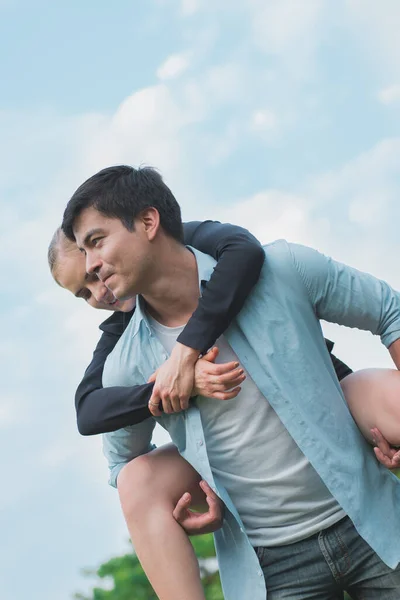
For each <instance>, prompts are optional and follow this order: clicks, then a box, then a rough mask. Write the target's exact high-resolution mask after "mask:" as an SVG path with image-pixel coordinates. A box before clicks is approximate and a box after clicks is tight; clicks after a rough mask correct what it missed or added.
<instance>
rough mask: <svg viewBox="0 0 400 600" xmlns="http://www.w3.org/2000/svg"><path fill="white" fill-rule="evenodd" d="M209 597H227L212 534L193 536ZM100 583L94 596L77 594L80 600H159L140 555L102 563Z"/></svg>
mask: <svg viewBox="0 0 400 600" xmlns="http://www.w3.org/2000/svg"><path fill="white" fill-rule="evenodd" d="M192 544H193V546H194V549H195V552H196V555H197V557H198V558H199V564H200V572H201V576H202V581H203V586H204V590H205V594H206V598H207V600H223V595H222V591H221V584H220V579H219V574H218V572H217V571H216V563H215V560H213V559H215V549H214V543H213V538H212V535H203V536H197V537H194V538H192ZM84 573H85V574H86V575H91V576H93V575H95V576H96V577H97V578H98V579H99V582H98V584H97V585H96V586H95V587H94V588H93V589H92V591H91V592H90V595H89V596H87V595H82V594H75V599H76V600H157V596H156V594H155V593H154V592H153V590H152V587H151V585H150V583H149V582H148V580H147V577H146V575H145V574H144V572H143V570H142V567H141V566H140V563H139V560H138V558H137V556H136V555H135V554H134V553H132V554H125V555H124V556H117V557H116V558H112V559H111V560H109V561H107V562H106V563H104V564H102V565H100V567H99V568H98V569H97V571H95V572H91V571H85V572H84Z"/></svg>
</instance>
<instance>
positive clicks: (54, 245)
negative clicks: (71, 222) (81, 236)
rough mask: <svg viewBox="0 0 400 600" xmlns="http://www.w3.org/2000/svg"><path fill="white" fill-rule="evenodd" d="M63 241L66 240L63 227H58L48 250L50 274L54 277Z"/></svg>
mask: <svg viewBox="0 0 400 600" xmlns="http://www.w3.org/2000/svg"><path fill="white" fill-rule="evenodd" d="M63 239H64V240H65V234H64V233H63V230H62V229H61V227H57V229H56V230H55V232H54V235H53V237H52V238H51V242H50V244H49V248H48V250H47V262H48V263H49V267H50V272H51V274H52V275H54V269H55V268H56V266H57V261H58V256H59V254H60V246H61V243H62V241H63Z"/></svg>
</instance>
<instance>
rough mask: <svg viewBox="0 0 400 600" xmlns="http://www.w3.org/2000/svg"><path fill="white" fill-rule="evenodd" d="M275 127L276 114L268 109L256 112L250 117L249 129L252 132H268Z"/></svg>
mask: <svg viewBox="0 0 400 600" xmlns="http://www.w3.org/2000/svg"><path fill="white" fill-rule="evenodd" d="M276 125H277V117H276V114H275V113H274V112H273V111H272V110H269V109H268V108H265V109H260V110H256V111H254V112H253V114H252V115H251V121H250V127H251V129H252V130H253V131H270V130H271V129H274V128H275V127H276Z"/></svg>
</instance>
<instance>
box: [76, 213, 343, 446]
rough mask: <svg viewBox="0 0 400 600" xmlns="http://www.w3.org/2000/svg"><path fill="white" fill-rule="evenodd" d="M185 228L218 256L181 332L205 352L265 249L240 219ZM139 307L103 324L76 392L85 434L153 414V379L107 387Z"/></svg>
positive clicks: (252, 279)
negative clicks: (110, 367)
mask: <svg viewBox="0 0 400 600" xmlns="http://www.w3.org/2000/svg"><path fill="white" fill-rule="evenodd" d="M184 234H185V244H188V245H191V246H194V247H195V248H197V249H198V250H200V251H201V252H205V253H207V254H210V255H211V256H213V257H214V258H215V259H216V260H217V261H218V262H217V265H216V267H215V269H214V272H213V274H212V276H211V278H210V280H209V282H208V283H207V285H206V286H205V287H204V290H203V293H202V296H201V298H200V299H199V304H198V307H197V309H196V310H195V312H194V313H193V315H192V316H191V318H190V319H189V321H188V323H187V324H186V326H185V328H184V330H183V331H182V333H181V334H180V336H179V337H178V341H179V342H180V343H182V344H184V345H186V346H189V347H191V348H195V349H197V350H199V351H202V352H204V351H206V350H207V349H208V348H210V347H211V346H212V345H213V344H214V343H215V341H216V340H217V338H218V337H219V336H220V335H222V333H223V332H224V331H225V330H226V329H227V328H228V326H229V325H230V323H231V321H232V320H233V319H234V318H235V317H236V315H237V314H238V313H239V312H240V310H241V308H242V307H243V304H244V302H245V300H246V298H247V296H248V295H249V293H250V292H251V290H252V288H253V286H254V285H255V283H256V282H257V280H258V277H259V275H260V271H261V268H262V266H263V263H264V259H265V254H264V251H263V249H262V247H261V245H260V244H259V242H258V241H257V240H256V238H255V237H254V236H252V235H251V234H250V233H249V232H248V231H247V230H246V229H243V228H241V227H237V226H235V225H229V224H221V223H218V222H215V221H205V222H203V223H201V222H198V221H193V222H191V223H185V224H184ZM134 310H135V309H133V310H132V311H131V312H129V313H122V312H115V313H114V314H113V315H112V316H111V317H109V318H108V319H107V320H106V321H104V322H103V323H102V324H101V325H100V329H101V330H102V332H103V333H102V335H101V338H100V340H99V342H98V344H97V346H96V349H95V351H94V354H93V358H92V362H91V363H90V365H89V366H88V368H87V369H86V372H85V375H84V377H83V379H82V381H81V383H80V384H79V386H78V389H77V391H76V394H75V407H76V413H77V424H78V430H79V432H80V433H81V434H82V435H93V434H97V433H105V432H107V431H115V430H116V429H120V428H121V427H127V426H128V425H133V424H135V423H140V422H141V421H143V420H144V419H146V418H148V417H149V416H151V415H150V411H149V409H148V401H149V399H150V396H151V392H152V389H153V385H154V384H153V383H146V384H143V385H137V386H129V387H122V386H114V387H109V388H105V389H104V388H103V387H102V375H103V368H104V364H105V361H106V358H107V356H108V355H109V354H110V352H111V351H112V350H113V348H114V346H115V344H116V343H117V341H118V340H119V338H120V337H121V335H122V334H123V332H124V331H125V329H126V327H127V325H128V323H129V321H130V319H131V317H132V315H133V312H134ZM327 346H328V350H329V352H330V355H331V359H332V362H333V365H334V367H335V371H336V374H337V376H338V379H339V380H340V379H343V377H345V376H346V375H348V374H349V373H351V369H350V368H349V367H348V366H347V365H345V364H344V363H342V362H341V361H340V360H339V359H337V358H336V357H335V356H334V355H333V354H332V348H333V343H332V342H330V341H329V340H327Z"/></svg>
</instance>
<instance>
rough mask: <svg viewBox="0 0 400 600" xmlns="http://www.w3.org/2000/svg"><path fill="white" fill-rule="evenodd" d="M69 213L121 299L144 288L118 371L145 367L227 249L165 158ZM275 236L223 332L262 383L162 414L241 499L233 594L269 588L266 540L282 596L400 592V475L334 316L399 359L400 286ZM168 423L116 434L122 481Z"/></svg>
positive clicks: (93, 182)
mask: <svg viewBox="0 0 400 600" xmlns="http://www.w3.org/2000/svg"><path fill="white" fill-rule="evenodd" d="M154 190H156V191H158V194H157V193H154ZM150 191H151V198H152V201H151V202H150V201H149V197H150ZM63 229H64V231H65V233H66V235H67V236H68V237H70V238H74V237H75V238H76V241H77V244H78V246H79V247H80V248H81V249H82V251H84V252H85V253H86V269H87V272H88V273H89V274H90V273H97V274H98V276H99V277H100V279H101V280H102V281H103V282H104V283H105V284H106V285H107V287H109V289H110V290H111V291H112V292H113V293H114V295H115V296H116V297H117V298H118V299H120V300H123V299H125V298H128V297H131V296H133V295H135V294H139V295H140V296H139V297H138V305H137V309H136V311H135V314H134V316H133V317H132V319H131V321H130V324H129V325H128V328H127V330H126V332H125V333H124V335H123V336H122V338H121V339H120V340H119V342H118V344H117V345H116V347H115V349H114V351H113V353H112V354H111V355H110V357H109V359H108V361H107V363H106V366H105V372H104V377H105V383H106V384H107V385H135V384H136V385H139V384H143V383H145V382H146V381H147V379H148V378H149V376H150V375H151V374H152V373H153V372H154V370H155V369H157V368H158V367H159V366H160V365H161V364H162V362H163V360H164V359H165V356H166V353H165V350H168V347H169V344H170V343H171V340H174V339H176V336H177V335H179V332H180V329H181V328H182V327H183V326H184V324H185V323H186V322H187V320H188V319H189V318H190V315H191V314H192V312H193V310H194V309H195V307H196V306H197V301H198V295H199V282H200V284H201V282H203V281H207V280H208V279H209V277H210V273H211V272H212V268H213V266H214V263H213V261H212V260H211V259H210V258H209V257H207V256H205V255H202V254H201V253H197V252H196V253H195V254H194V253H192V252H191V251H190V250H188V249H186V248H185V247H184V246H183V245H182V243H181V239H182V237H181V222H180V212H179V206H178V205H177V203H176V200H175V199H174V197H173V195H172V193H171V192H170V190H169V189H168V188H167V187H166V186H165V184H164V183H163V182H162V180H161V178H160V177H159V176H158V175H157V174H156V173H154V172H152V171H151V170H145V172H143V171H136V170H134V169H131V168H129V167H113V168H110V169H105V170H103V171H101V172H100V173H98V174H97V175H95V176H93V177H92V178H90V179H89V180H88V181H87V182H85V183H84V184H83V185H82V186H81V187H80V188H79V189H78V190H77V192H75V194H74V196H73V197H72V198H71V200H70V202H69V204H68V206H67V209H66V211H65V215H64V221H63ZM265 251H266V262H265V266H264V268H263V271H262V274H261V278H260V281H259V283H258V284H257V286H256V287H255V289H254V291H253V293H252V294H251V296H250V297H249V299H248V301H247V303H246V304H245V306H244V308H243V310H242V312H241V313H240V314H239V316H238V318H237V319H236V322H234V323H233V324H232V325H231V327H230V328H229V329H228V330H227V331H226V333H225V336H223V339H221V340H220V341H219V344H218V345H219V348H220V353H221V357H222V359H223V360H225V361H226V360H228V359H231V358H232V357H234V356H236V357H237V359H238V360H239V361H240V362H241V364H242V365H243V366H244V368H245V369H246V371H247V374H248V377H247V380H246V388H245V387H244V386H243V390H242V393H241V394H240V395H239V397H238V399H237V400H234V401H231V402H229V403H224V404H222V403H219V404H218V403H216V402H215V401H212V400H210V399H207V398H198V399H197V402H196V403H193V404H192V405H191V406H190V407H189V409H188V410H187V411H185V412H184V413H177V414H171V415H165V414H164V415H162V416H160V417H159V418H160V422H161V424H162V425H163V426H164V427H165V428H166V429H167V430H168V431H169V432H170V434H171V437H172V439H173V441H174V443H175V444H176V446H177V447H178V450H179V451H180V452H181V454H182V456H183V457H184V458H186V460H187V461H188V462H190V463H191V464H192V465H193V467H194V468H195V469H196V470H197V471H198V472H199V473H200V474H201V476H202V477H203V479H205V480H206V481H208V482H209V483H210V485H211V486H212V487H213V488H214V489H216V490H217V492H218V494H219V496H220V497H221V498H222V499H223V501H224V502H225V505H226V507H227V509H228V510H227V511H226V516H225V522H224V527H223V529H222V531H221V532H217V534H216V543H217V550H218V558H219V564H220V570H221V576H222V582H223V588H224V593H225V596H226V598H229V599H231V598H232V599H241V600H242V599H243V598H246V599H247V598H254V599H255V600H258V599H260V600H261V599H264V598H265V583H264V580H263V578H262V577H260V575H262V572H261V571H260V569H259V568H257V565H256V555H255V554H254V551H253V548H256V549H257V555H258V558H259V559H260V562H261V564H262V567H263V570H264V575H265V579H266V586H267V589H268V598H270V600H275V598H291V599H292V600H293V599H295V598H298V599H300V598H311V597H313V598H321V599H322V598H332V599H333V598H341V597H342V594H343V590H344V589H346V590H348V591H350V592H351V593H352V594H354V597H355V598H358V597H360V598H361V597H362V598H367V599H372V598H378V597H379V598H384V599H386V600H391V599H394V598H397V597H398V595H399V590H400V570H399V569H398V567H397V565H398V562H399V558H400V544H399V543H398V539H399V534H400V524H399V523H398V519H396V516H395V515H396V507H397V503H398V501H399V500H400V485H399V482H398V481H397V480H396V479H395V478H394V476H393V475H392V474H390V473H389V472H388V471H386V470H385V469H383V468H382V467H381V466H380V465H378V463H377V462H376V460H375V457H374V456H373V454H372V452H371V451H370V448H369V447H368V446H367V444H366V443H365V441H364V440H363V438H362V437H361V435H360V433H359V430H358V429H357V428H356V426H355V424H354V422H353V421H352V419H351V417H350V415H349V412H348V409H347V406H346V404H345V402H344V399H343V396H342V393H341V390H340V386H339V384H338V381H337V379H336V376H335V374H334V371H333V368H332V364H331V362H330V360H329V355H328V353H327V350H326V347H325V344H324V340H323V337H322V333H321V328H320V325H319V319H326V320H329V321H334V322H338V323H341V324H345V325H348V326H354V327H359V328H362V329H368V330H370V331H372V332H373V333H375V334H379V335H380V336H381V339H382V342H383V343H384V344H385V345H386V346H387V347H388V348H389V350H390V353H391V355H392V358H393V360H394V362H395V364H396V367H397V368H399V367H400V341H399V339H400V295H399V294H397V293H396V292H394V291H393V290H392V289H391V288H390V287H389V286H387V285H386V284H384V283H383V282H381V281H378V280H376V279H375V278H373V277H371V276H369V275H366V274H363V273H360V272H357V271H355V270H354V269H351V268H349V267H345V266H344V265H340V264H339V263H335V262H334V261H332V260H330V259H327V258H326V257H324V256H322V255H320V254H319V253H317V252H315V251H313V250H311V249H308V248H305V247H302V246H296V245H290V244H287V243H286V242H284V241H280V242H276V243H274V244H271V245H269V246H267V247H266V250H265ZM132 365H134V367H132ZM240 396H242V398H241V397H240ZM153 428H154V422H152V421H151V420H147V421H144V422H143V423H141V424H140V425H137V426H134V427H133V428H131V429H130V430H120V431H118V432H115V433H111V434H108V435H107V437H106V439H105V452H106V456H107V457H108V459H109V463H110V469H111V483H112V484H113V485H116V480H117V476H118V475H119V473H120V471H121V470H122V472H121V477H122V475H123V472H124V471H123V469H124V468H126V467H125V465H126V464H127V463H128V462H129V461H130V460H131V459H133V458H134V457H135V456H138V455H140V454H143V453H146V452H148V451H149V450H150V449H151V448H152V446H151V434H152V430H153ZM377 590H379V591H377Z"/></svg>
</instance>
